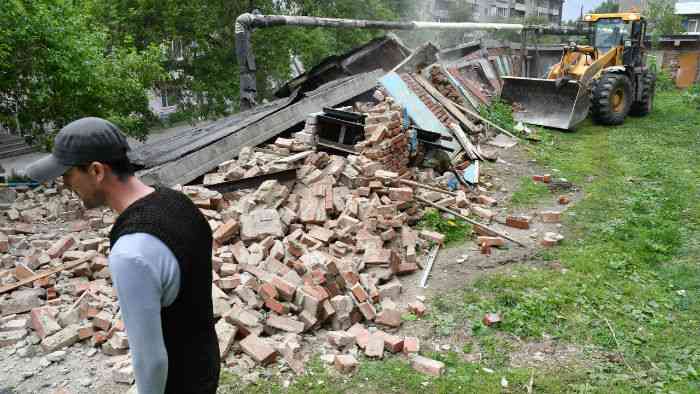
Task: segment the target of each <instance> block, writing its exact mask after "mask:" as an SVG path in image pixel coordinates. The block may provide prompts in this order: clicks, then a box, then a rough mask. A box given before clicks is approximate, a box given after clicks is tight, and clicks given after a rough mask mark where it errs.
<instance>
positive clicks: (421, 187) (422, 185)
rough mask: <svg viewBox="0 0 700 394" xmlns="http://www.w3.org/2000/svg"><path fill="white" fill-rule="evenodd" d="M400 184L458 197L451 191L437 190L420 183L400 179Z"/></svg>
mask: <svg viewBox="0 0 700 394" xmlns="http://www.w3.org/2000/svg"><path fill="white" fill-rule="evenodd" d="M398 182H399V183H403V184H404V185H408V186H413V187H417V188H419V189H425V190H431V191H434V192H438V193H443V194H447V195H448V196H453V197H457V193H455V192H451V191H449V190H444V189H440V188H437V187H432V186H428V185H424V184H422V183H418V182H413V181H409V180H408V179H399V180H398Z"/></svg>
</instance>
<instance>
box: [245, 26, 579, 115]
mask: <svg viewBox="0 0 700 394" xmlns="http://www.w3.org/2000/svg"><path fill="white" fill-rule="evenodd" d="M273 26H302V27H331V28H343V29H378V30H512V31H525V29H538V30H539V31H540V32H541V33H544V34H575V32H574V31H573V30H570V29H567V28H561V27H558V26H525V25H522V24H519V23H477V22H458V23H442V22H416V21H412V22H392V21H370V20H361V19H337V18H318V17H314V16H288V15H260V14H250V13H246V14H242V15H240V16H239V17H238V18H237V19H236V23H235V32H236V56H237V57H238V66H239V69H240V71H239V72H240V79H241V82H240V102H241V110H246V109H250V108H252V107H254V106H255V105H256V95H257V90H258V89H257V84H256V81H255V71H256V66H255V56H254V55H253V48H252V44H251V41H250V37H251V34H252V31H253V29H254V28H265V27H273Z"/></svg>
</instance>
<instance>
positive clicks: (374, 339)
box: [365, 333, 384, 358]
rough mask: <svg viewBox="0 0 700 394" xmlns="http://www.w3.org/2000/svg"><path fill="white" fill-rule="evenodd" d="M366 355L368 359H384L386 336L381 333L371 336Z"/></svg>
mask: <svg viewBox="0 0 700 394" xmlns="http://www.w3.org/2000/svg"><path fill="white" fill-rule="evenodd" d="M365 355H366V356H367V357H377V358H382V357H384V335H382V334H380V333H374V334H369V338H368V339H367V346H365Z"/></svg>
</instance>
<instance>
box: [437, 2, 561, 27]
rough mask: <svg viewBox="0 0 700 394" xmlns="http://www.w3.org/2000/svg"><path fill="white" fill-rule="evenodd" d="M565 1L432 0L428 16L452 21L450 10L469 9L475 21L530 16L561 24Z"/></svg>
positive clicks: (438, 19)
mask: <svg viewBox="0 0 700 394" xmlns="http://www.w3.org/2000/svg"><path fill="white" fill-rule="evenodd" d="M564 1H565V0H430V1H428V7H427V10H426V11H427V16H428V17H429V18H431V19H433V20H435V21H438V22H440V21H443V22H444V21H447V20H449V19H450V15H449V13H450V10H451V9H452V10H454V9H455V8H456V7H467V8H469V9H470V11H471V12H470V13H471V16H472V19H473V20H479V21H498V20H504V19H508V18H524V17H530V16H536V17H544V18H546V19H547V20H548V21H549V22H550V23H554V24H559V23H561V17H562V9H563V4H564Z"/></svg>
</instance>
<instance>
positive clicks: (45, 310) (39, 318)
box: [30, 306, 61, 339]
mask: <svg viewBox="0 0 700 394" xmlns="http://www.w3.org/2000/svg"><path fill="white" fill-rule="evenodd" d="M55 312H56V311H55V310H54V308H52V307H48V306H47V307H41V308H34V309H32V311H31V314H30V315H31V320H32V328H33V329H34V331H36V334H37V335H38V336H39V338H41V339H44V338H46V337H47V336H49V335H52V334H54V333H56V332H58V331H60V330H61V326H60V325H59V324H58V322H57V321H56V313H55Z"/></svg>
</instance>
